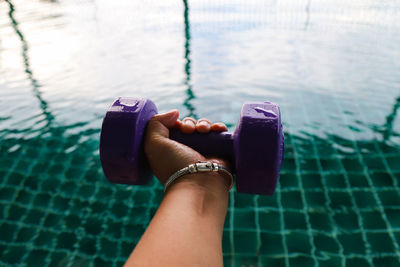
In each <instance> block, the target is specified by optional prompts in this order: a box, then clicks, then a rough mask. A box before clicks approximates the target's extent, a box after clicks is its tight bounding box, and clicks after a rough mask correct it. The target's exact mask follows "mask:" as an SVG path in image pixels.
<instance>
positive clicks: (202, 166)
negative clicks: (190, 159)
mask: <svg viewBox="0 0 400 267" xmlns="http://www.w3.org/2000/svg"><path fill="white" fill-rule="evenodd" d="M196 169H197V171H198V172H209V171H212V170H213V164H212V163H211V162H209V161H208V162H199V163H196Z"/></svg>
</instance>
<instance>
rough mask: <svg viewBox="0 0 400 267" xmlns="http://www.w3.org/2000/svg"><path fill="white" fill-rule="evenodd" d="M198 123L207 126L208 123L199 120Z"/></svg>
mask: <svg viewBox="0 0 400 267" xmlns="http://www.w3.org/2000/svg"><path fill="white" fill-rule="evenodd" d="M199 125H203V126H209V125H210V124H209V123H208V122H207V121H201V122H199Z"/></svg>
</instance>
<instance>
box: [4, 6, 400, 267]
mask: <svg viewBox="0 0 400 267" xmlns="http://www.w3.org/2000/svg"><path fill="white" fill-rule="evenodd" d="M399 44H400V4H399V3H398V2H397V1H384V2H382V1H376V0H369V1H333V0H325V1H312V0H305V1H297V0H296V1H263V2H261V1H217V2H216V1H196V2H189V3H186V5H185V3H184V2H180V1H177V2H171V3H163V2H160V1H153V0H152V1H146V2H142V1H135V2H133V1H117V2H116V1H62V0H60V1H25V0H21V1H0V106H1V107H2V111H1V112H0V184H1V185H0V265H1V266H121V265H122V264H123V263H124V261H125V260H126V258H127V257H128V255H129V253H130V252H131V250H132V249H133V247H134V246H135V244H136V243H137V241H138V240H139V238H140V236H141V235H142V234H143V232H144V230H145V228H146V226H147V225H148V223H149V221H150V219H151V217H152V215H153V214H154V212H155V211H156V209H157V207H158V204H159V203H160V201H161V199H162V196H163V193H162V187H161V186H160V184H159V183H157V182H156V180H155V179H153V181H152V182H151V183H150V184H149V185H148V186H144V187H135V186H125V185H114V184H110V183H108V182H107V180H106V178H105V177H104V175H103V173H102V170H101V166H100V162H99V153H98V144H99V134H100V127H101V121H102V117H103V116H104V114H105V111H106V109H107V108H108V106H109V105H110V104H111V102H112V101H113V100H114V98H116V97H118V96H133V97H148V98H151V99H152V100H153V101H154V102H155V103H156V104H157V106H158V108H159V110H160V111H166V110H169V109H171V108H178V109H180V111H181V114H182V117H183V116H186V115H192V116H195V117H208V118H210V119H211V120H213V121H224V122H225V123H227V124H228V125H229V126H230V128H231V129H233V128H234V127H235V125H236V122H237V120H238V117H239V110H240V107H241V105H242V103H243V102H244V101H260V100H262V101H264V100H269V101H273V102H276V103H279V105H280V106H281V110H282V116H283V124H284V127H285V141H286V144H285V148H286V150H285V161H284V165H283V167H282V171H281V177H280V181H279V185H278V188H277V192H276V193H275V195H274V196H272V197H267V196H252V195H244V194H237V193H236V192H235V191H233V192H232V193H231V195H230V204H229V210H228V214H227V219H226V223H225V229H224V237H223V252H224V262H225V265H226V266H357V264H358V265H359V266H400V188H399V182H400V181H399V180H400V118H399V117H400V115H399V112H400V111H399V107H400V45H399ZM194 246H195V244H194Z"/></svg>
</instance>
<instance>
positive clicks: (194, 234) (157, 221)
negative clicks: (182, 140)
mask: <svg viewBox="0 0 400 267" xmlns="http://www.w3.org/2000/svg"><path fill="white" fill-rule="evenodd" d="M227 205H228V192H227V188H226V180H225V179H224V178H223V177H222V175H221V174H218V173H200V174H194V175H190V177H189V176H188V177H187V178H185V179H182V180H181V181H179V182H178V183H176V184H174V185H173V186H171V187H170V188H169V190H168V191H167V193H166V195H165V197H164V199H163V201H162V203H161V205H160V207H159V209H158V211H157V213H156V215H155V216H154V218H153V220H152V221H151V223H150V225H149V227H148V229H147V230H146V232H145V234H144V235H143V237H142V238H141V240H140V241H139V243H138V245H137V246H136V248H135V250H134V251H133V253H132V254H131V256H130V258H129V260H128V261H127V263H126V265H127V266H150V265H151V266H222V265H223V262H222V246H221V241H222V232H223V225H224V220H225V216H226V210H227Z"/></svg>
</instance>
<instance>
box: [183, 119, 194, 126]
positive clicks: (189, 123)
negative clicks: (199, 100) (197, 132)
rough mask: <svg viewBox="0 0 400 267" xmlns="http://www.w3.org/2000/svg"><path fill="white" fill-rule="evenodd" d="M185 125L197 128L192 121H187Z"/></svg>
mask: <svg viewBox="0 0 400 267" xmlns="http://www.w3.org/2000/svg"><path fill="white" fill-rule="evenodd" d="M183 123H184V124H186V125H190V126H195V124H194V122H193V121H192V120H185V121H184V122H183Z"/></svg>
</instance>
